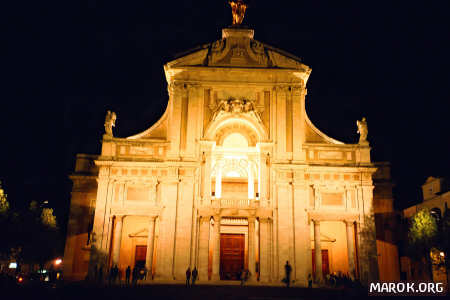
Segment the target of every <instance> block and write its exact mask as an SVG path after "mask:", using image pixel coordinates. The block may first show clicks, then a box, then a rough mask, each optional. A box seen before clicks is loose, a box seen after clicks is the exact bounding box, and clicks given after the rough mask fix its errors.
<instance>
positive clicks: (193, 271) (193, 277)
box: [192, 267, 198, 286]
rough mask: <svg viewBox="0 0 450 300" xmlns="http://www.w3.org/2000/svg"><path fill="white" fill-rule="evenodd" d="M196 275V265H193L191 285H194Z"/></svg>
mask: <svg viewBox="0 0 450 300" xmlns="http://www.w3.org/2000/svg"><path fill="white" fill-rule="evenodd" d="M197 277H198V271H197V267H194V270H192V286H194V285H195V281H196V280H197Z"/></svg>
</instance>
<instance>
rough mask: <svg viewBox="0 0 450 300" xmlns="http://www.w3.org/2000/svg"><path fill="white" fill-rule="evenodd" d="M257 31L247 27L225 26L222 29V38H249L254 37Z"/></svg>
mask: <svg viewBox="0 0 450 300" xmlns="http://www.w3.org/2000/svg"><path fill="white" fill-rule="evenodd" d="M254 36H255V31H254V30H253V29H245V28H224V29H222V39H226V38H230V37H231V38H248V39H253V37H254Z"/></svg>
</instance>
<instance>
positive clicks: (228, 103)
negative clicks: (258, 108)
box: [211, 99, 259, 120]
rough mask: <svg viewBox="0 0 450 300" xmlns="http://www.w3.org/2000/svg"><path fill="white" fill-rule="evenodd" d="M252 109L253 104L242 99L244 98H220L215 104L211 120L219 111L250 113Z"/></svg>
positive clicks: (253, 108)
mask: <svg viewBox="0 0 450 300" xmlns="http://www.w3.org/2000/svg"><path fill="white" fill-rule="evenodd" d="M254 111H255V106H254V104H253V102H252V101H251V100H244V99H228V100H222V101H220V102H219V104H218V105H217V108H216V110H215V111H214V113H213V116H212V118H211V120H215V119H216V117H217V116H218V115H219V114H220V113H234V114H240V113H250V112H254ZM256 115H258V114H256ZM258 116H259V115H258Z"/></svg>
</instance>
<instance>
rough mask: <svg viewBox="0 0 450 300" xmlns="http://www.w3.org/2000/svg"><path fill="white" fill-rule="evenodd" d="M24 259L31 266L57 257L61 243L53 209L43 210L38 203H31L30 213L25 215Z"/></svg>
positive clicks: (42, 264) (41, 266)
mask: <svg viewBox="0 0 450 300" xmlns="http://www.w3.org/2000/svg"><path fill="white" fill-rule="evenodd" d="M23 223H24V225H25V226H23V228H24V232H23V235H22V236H23V251H22V258H23V260H24V261H25V262H27V263H30V264H35V263H37V264H39V266H40V268H41V269H42V268H43V266H44V264H45V262H47V261H48V260H50V259H52V258H54V257H55V255H56V254H57V250H58V245H59V241H60V236H59V228H58V224H57V221H56V217H55V216H54V215H53V209H51V208H43V207H41V206H40V205H39V204H38V203H37V202H36V201H32V202H31V203H30V206H29V209H28V212H27V213H25V214H24V215H23Z"/></svg>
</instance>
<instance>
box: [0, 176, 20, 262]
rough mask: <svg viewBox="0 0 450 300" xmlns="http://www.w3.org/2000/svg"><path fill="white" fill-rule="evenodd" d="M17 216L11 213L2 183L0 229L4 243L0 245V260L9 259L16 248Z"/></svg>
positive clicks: (0, 188)
mask: <svg viewBox="0 0 450 300" xmlns="http://www.w3.org/2000/svg"><path fill="white" fill-rule="evenodd" d="M16 217H17V214H16V213H14V212H12V211H11V208H10V205H9V202H8V199H7V194H6V193H5V190H4V189H3V187H2V183H1V181H0V228H1V229H2V241H1V243H0V258H2V259H9V258H10V256H11V254H13V253H15V251H13V250H14V249H13V248H14V247H15V240H16V235H15V230H16V228H17V226H16V222H15V221H16Z"/></svg>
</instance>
